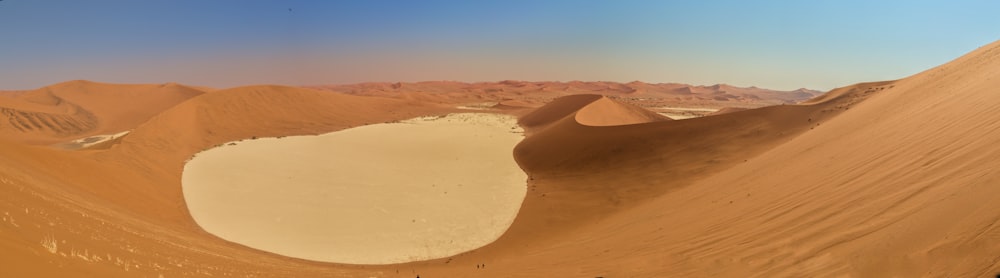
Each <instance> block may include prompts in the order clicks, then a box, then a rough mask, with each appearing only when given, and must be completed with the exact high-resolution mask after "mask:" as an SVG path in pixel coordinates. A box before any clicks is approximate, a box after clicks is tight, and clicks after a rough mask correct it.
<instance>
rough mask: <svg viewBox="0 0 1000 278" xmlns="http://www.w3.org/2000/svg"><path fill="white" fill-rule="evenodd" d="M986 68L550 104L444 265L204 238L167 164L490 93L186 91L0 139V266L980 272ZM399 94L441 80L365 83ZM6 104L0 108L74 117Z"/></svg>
mask: <svg viewBox="0 0 1000 278" xmlns="http://www.w3.org/2000/svg"><path fill="white" fill-rule="evenodd" d="M998 74H1000V42H995V43H992V44H990V45H987V46H984V47H982V48H980V49H978V50H976V51H974V52H972V53H970V54H968V55H966V56H963V57H961V58H959V59H957V60H955V61H953V62H950V63H947V64H945V65H942V66H939V67H936V68H934V69H930V70H927V71H925V72H922V73H919V74H916V75H914V76H911V77H908V78H904V79H901V80H897V81H890V82H879V83H862V84H858V85H854V86H849V87H845V88H841V89H837V90H834V91H831V93H829V94H828V95H826V96H822V97H819V98H815V99H813V100H812V101H807V102H805V103H803V104H801V105H779V106H770V107H765V108H760V109H751V110H744V111H736V112H732V113H725V114H720V115H713V116H707V117H701V118H695V119H688V120H681V121H663V120H658V119H656V118H655V116H653V114H650V112H643V111H642V110H641V109H637V108H636V107H634V106H631V105H629V104H625V103H623V102H625V101H621V102H619V101H612V100H611V99H609V98H602V97H600V96H588V95H582V96H570V97H565V98H558V99H555V100H554V101H552V102H551V103H549V104H547V105H546V106H543V107H540V108H538V109H537V110H535V111H534V112H531V113H528V114H526V115H524V116H523V117H522V118H521V124H522V125H523V126H524V127H525V128H526V129H528V131H529V135H528V137H526V138H525V139H524V140H523V141H522V142H521V143H520V144H519V145H518V146H517V147H516V148H515V149H514V150H513V155H514V158H515V159H516V160H517V162H518V163H519V164H520V166H521V168H522V169H524V170H525V172H526V173H527V174H528V176H529V178H528V192H527V196H526V197H525V200H524V202H523V204H522V207H521V209H520V212H519V214H518V216H517V218H516V219H515V220H514V223H513V224H512V225H511V226H510V228H509V229H508V230H507V232H506V233H505V234H503V235H502V236H501V237H500V238H499V239H498V240H497V241H495V242H493V243H492V244H489V245H486V246H484V247H482V248H480V249H477V250H473V251H470V252H467V253H464V254H460V255H456V256H453V257H449V258H442V259H435V260H429V261H420V262H411V263H404V264H394V265H370V266H363V265H344V264H334V263H320V262H310V261H304V260H298V259H291V258H287V257H282V256H277V255H274V254H270V253H266V252H263V251H257V250H253V249H250V248H247V247H244V246H240V245H237V244H234V243H229V242H226V241H223V240H221V239H219V238H217V237H215V236H213V235H210V234H208V233H206V232H204V231H202V230H201V229H200V228H199V227H197V225H195V224H194V222H193V221H192V220H191V217H190V215H189V214H188V213H187V209H186V206H185V205H184V200H183V198H182V196H181V194H180V179H179V177H180V174H181V170H182V168H183V165H184V161H185V160H187V159H188V158H190V157H191V155H193V154H195V153H196V152H198V151H200V150H203V149H206V148H209V147H212V146H214V145H217V144H221V143H223V142H228V141H233V140H239V139H246V138H252V137H254V136H284V135H293V134H318V133H324V132H330V131H335V130H339V129H343V128H347V127H351V126H357V125H363V124H366V123H376V122H386V121H395V120H401V119H407V118H412V117H414V116H420V115H438V114H442V113H446V112H450V111H453V110H454V109H455V108H454V106H453V104H455V103H462V102H465V101H470V100H472V101H477V102H479V101H481V100H484V99H490V98H492V95H491V94H490V93H498V92H500V91H493V92H486V91H485V90H483V91H475V90H473V91H470V93H473V94H472V96H455V95H456V94H458V95H460V94H461V92H460V91H454V93H445V94H441V93H433V94H430V93H421V92H417V95H424V96H432V97H433V98H427V99H425V98H423V97H413V98H397V97H385V96H376V97H373V96H360V94H359V95H346V94H336V93H330V92H322V91H315V90H310V89H303V88H290V87H279V86H253V87H242V88H233V89H224V90H218V91H212V92H207V93H204V94H201V95H199V96H196V97H192V98H189V99H188V100H186V101H184V102H182V103H179V104H177V105H174V106H172V107H171V108H168V109H166V110H164V111H162V112H160V113H158V114H157V115H155V116H153V117H152V118H150V119H149V120H148V121H144V122H143V123H141V124H139V125H137V126H135V127H134V128H133V131H132V133H130V134H129V135H128V136H126V137H124V138H122V139H121V140H120V142H119V143H118V144H116V145H113V146H110V148H109V149H106V150H91V151H85V152H70V151H62V150H56V149H51V148H46V147H35V146H28V145H24V144H21V143H18V142H24V141H26V139H25V138H29V136H27V135H21V134H19V133H12V132H11V133H4V134H3V137H0V140H4V141H5V142H2V143H0V157H3V159H0V216H2V218H0V250H2V251H0V261H2V262H4V264H3V266H2V267H0V276H10V277H26V276H27V277H91V276H97V277H160V276H162V277H219V276H236V277H247V276H252V277H330V276H334V277H416V276H417V275H420V277H598V276H600V277H665V276H666V277H717V276H727V277H735V276H739V277H745V276H753V277H789V276H791V277H802V276H805V277H813V276H861V277H886V276H888V277H893V276H945V277H989V276H993V275H995V274H996V273H1000V263H998V262H1000V224H997V223H1000V203H997V202H995V201H994V200H993V199H995V196H997V195H998V194H1000V187H998V186H997V184H998V182H1000V175H998V174H997V172H996V171H995V169H996V168H997V167H998V166H1000V165H998V163H997V162H996V159H995V158H996V157H1000V148H997V147H996V146H997V144H996V143H997V140H996V138H1000V126H998V125H1000V124H998V123H1000V114H998V113H995V111H997V110H998V108H1000V96H998V95H997V94H995V93H994V92H995V89H996V88H998V87H1000V80H998V79H996V76H997V75H998ZM501 84H502V86H501V87H499V88H502V89H503V90H504V91H503V94H508V93H512V92H511V91H516V90H514V89H508V88H532V89H531V90H538V91H543V92H549V93H551V94H552V95H553V96H557V95H577V94H580V93H581V92H593V90H625V91H622V92H623V95H627V98H632V97H633V96H635V95H638V94H641V93H642V92H641V91H642V90H643V89H644V88H642V86H638V84H631V83H630V84H631V85H627V87H628V88H631V89H632V90H633V91H631V92H627V90H629V89H626V88H624V87H620V86H618V85H615V84H610V83H599V82H592V83H586V82H568V83H551V84H548V83H546V84H540V83H533V82H516V81H511V82H502V83H501ZM418 85H419V86H424V87H426V88H438V89H441V90H445V89H448V88H452V87H454V86H455V85H454V84H448V83H432V84H420V83H418V84H417V85H412V84H410V83H406V84H385V86H388V87H387V88H390V89H391V88H392V87H393V86H396V87H399V88H405V87H407V86H418ZM371 86H375V87H379V86H382V85H379V84H375V85H371ZM661 86H662V87H666V86H665V85H661ZM677 88H682V89H680V90H682V91H687V93H689V94H697V93H698V92H697V91H698V90H699V88H691V87H687V88H686V89H684V88H685V87H677ZM708 89H712V90H717V91H727V90H730V89H728V88H725V87H723V86H718V88H708ZM448 90H450V89H448ZM726 94H729V95H734V94H732V93H728V92H726V93H720V94H719V95H720V96H721V97H722V98H728V96H726ZM26 95H28V94H22V95H20V96H17V97H14V98H15V100H16V101H12V103H19V104H18V105H22V106H23V107H22V108H23V109H25V110H28V107H29V106H32V107H33V108H32V109H36V108H38V107H43V108H44V109H51V110H46V111H45V113H50V114H56V113H57V112H59V113H63V114H59V115H67V114H68V115H73V114H72V113H70V112H71V111H73V109H75V108H71V107H70V106H68V105H66V106H59V105H60V103H58V102H55V101H54V100H55V99H54V98H51V97H48V96H47V95H44V94H39V96H33V98H31V100H30V101H29V100H25V99H18V98H22V97H25V96H26ZM53 95H54V96H56V97H58V99H70V98H69V97H66V96H63V95H58V94H53ZM453 97H454V98H453ZM498 99H501V100H502V99H509V98H507V96H504V97H503V98H498ZM621 99H622V97H621V96H619V100H621ZM75 100H76V101H77V102H80V103H79V104H76V103H75V102H71V101H66V102H71V103H74V104H73V105H78V106H79V107H81V108H85V109H83V110H86V111H88V112H89V113H91V114H92V115H95V116H94V117H98V116H96V115H106V116H107V115H112V114H115V113H124V112H120V111H118V112H116V111H115V110H114V108H111V107H112V106H115V105H125V104H127V103H129V102H128V101H127V100H124V99H114V98H109V99H107V100H106V101H109V103H108V104H106V107H103V108H102V107H100V106H97V105H96V104H93V105H92V106H91V105H90V104H87V103H85V102H84V101H82V100H79V99H75ZM111 102H113V104H112V103H111ZM24 103H32V104H24ZM627 103H630V104H631V103H632V102H631V101H629V102H627ZM10 105H12V106H13V104H10ZM53 107H55V108H53ZM87 107H90V108H87ZM64 108H65V109H66V110H59V109H64ZM38 109H41V108H38ZM89 109H93V111H90V110H89ZM587 123H599V124H587ZM121 126H126V124H121ZM32 136H34V135H32ZM46 136H51V135H46ZM36 138H42V139H45V138H46V137H43V136H41V135H37V136H36ZM387 174H391V173H387ZM262 205H266V204H262ZM483 265H485V267H482V266H483Z"/></svg>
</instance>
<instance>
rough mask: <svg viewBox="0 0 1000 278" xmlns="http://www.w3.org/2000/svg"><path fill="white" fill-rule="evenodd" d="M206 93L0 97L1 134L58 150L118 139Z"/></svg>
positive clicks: (102, 88)
mask: <svg viewBox="0 0 1000 278" xmlns="http://www.w3.org/2000/svg"><path fill="white" fill-rule="evenodd" d="M202 93H203V91H201V90H199V89H194V88H192V87H187V86H183V85H178V84H163V85H114V84H104V83H96V82H90V81H69V82H64V83H59V84H55V85H52V86H47V87H44V88H40V89H37V90H31V91H23V92H19V93H18V94H10V95H8V96H6V97H4V96H0V116H2V117H3V118H0V134H2V135H3V136H4V138H7V139H8V140H14V141H19V142H25V143H31V144H55V143H63V142H69V141H72V140H75V139H79V138H84V137H89V136H95V135H100V134H114V133H119V132H122V131H126V130H129V129H131V128H133V127H135V126H137V125H139V124H141V123H143V122H145V121H147V120H149V118H151V117H153V116H154V115H156V114H159V113H160V112H162V111H163V110H165V109H167V108H169V107H172V106H174V105H176V104H178V103H180V102H183V101H185V100H187V99H189V98H191V97H194V96H197V95H200V94H202Z"/></svg>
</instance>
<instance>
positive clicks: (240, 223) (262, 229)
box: [181, 113, 527, 264]
mask: <svg viewBox="0 0 1000 278" xmlns="http://www.w3.org/2000/svg"><path fill="white" fill-rule="evenodd" d="M522 134H523V130H521V128H520V127H519V126H518V125H517V119H516V118H514V117H512V116H508V115H498V114H486V113H462V114H448V115H445V116H442V117H422V118H415V119H408V120H404V121H399V122H393V123H380V124H373V125H366V126H361V127H355V128H350V129H345V130H341V131H336V132H332V133H327V134H323V135H318V136H289V137H282V138H258V139H254V140H243V141H239V142H230V143H227V144H224V145H222V146H219V147H217V148H213V149H210V150H207V151H204V152H200V153H198V154H197V155H196V156H195V158H193V159H192V160H191V161H190V162H188V163H187V164H186V165H185V167H184V173H183V178H182V180H181V182H182V186H183V189H184V200H185V202H186V203H187V205H188V208H189V209H190V211H191V216H193V217H194V220H195V222H197V223H198V224H199V225H200V226H201V227H202V228H204V229H205V230H206V231H208V232H210V233H213V234H215V235H218V236H219V237H222V238H223V239H226V240H229V241H233V242H237V243H241V244H244V245H247V246H250V247H254V248H257V249H261V250H265V251H270V252H274V253H277V254H281V255H286V256H290V257H296V258H303V259H310V260H317V261H327V262H336V263H353V264H390V263H404V262H411V261H421V260H428V259H437V258H441V257H446V256H451V255H456V254H458V253H462V252H465V251H469V250H472V249H475V248H478V247H481V246H483V245H486V244H487V243H490V242H492V241H494V240H496V239H497V238H498V237H500V235H501V234H502V233H503V232H504V231H506V230H507V227H509V226H510V224H511V222H513V221H514V216H515V215H516V214H517V210H518V208H520V207H521V200H523V199H524V194H525V189H526V187H525V182H526V181H527V176H526V175H525V174H524V172H523V171H521V168H519V167H518V166H517V163H516V162H515V161H514V157H513V155H512V154H511V150H512V149H513V148H514V145H516V144H517V143H518V142H520V141H521V138H522V137H523V136H522Z"/></svg>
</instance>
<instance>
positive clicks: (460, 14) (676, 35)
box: [0, 0, 1000, 90]
mask: <svg viewBox="0 0 1000 278" xmlns="http://www.w3.org/2000/svg"><path fill="white" fill-rule="evenodd" d="M289 9H291V10H289ZM998 11H1000V1H993V0H983V1H945V0H942V1H866V0H816V1H778V0H774V1H743V0H734V1H711V0H709V1H694V0H691V1H610V0H609V1H517V0H514V1H402V0H401V1H378V0H371V1H360V0H359V1H264V0H240V1H237V0H199V1H193V0H171V1H165V0H164V1H154V0H150V1H134V0H127V1H125V0H119V1H115V0H93V1H82V0H44V1H40V0H0V88H2V89H30V88H36V87H41V86H45V85H49V84H52V83H57V82H62V81H67V80H73V79H87V80H93V81H101V82H115V83H164V82H180V83H186V84H192V85H206V86H215V87H230V86H238V85H249V84H287V85H316V84H335V83H357V82H365V81H392V82H394V81H425V80H456V81H467V82H475V81H499V80H505V79H514V80H529V81H543V80H546V81H548V80H551V81H571V80H584V81H597V80H605V81H620V82H628V81H633V80H640V81H645V82H679V83H692V84H699V85H710V84H716V83H728V84H732V85H737V86H759V87H765V88H774V89H796V88H800V87H807V88H814V89H823V90H826V89H831V88H833V87H837V86H843V85H849V84H853V83H857V82H863V81H875V80H888V79H897V78H902V77H905V76H908V75H911V74H914V73H917V72H920V71H922V70H925V69H928V68H930V67H933V66H936V65H939V64H941V63H944V62H947V61H949V60H951V59H954V58H956V57H958V56H960V55H962V54H964V53H966V52H969V51H971V50H973V49H975V48H977V47H979V46H982V45H985V44H987V43H990V42H993V41H995V40H1000V16H998V15H997V13H998Z"/></svg>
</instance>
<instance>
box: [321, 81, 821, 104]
mask: <svg viewBox="0 0 1000 278" xmlns="http://www.w3.org/2000/svg"><path fill="white" fill-rule="evenodd" d="M312 88H317V89H323V90H330V91H335V92H342V93H347V94H352V95H361V96H380V97H390V98H403V99H409V100H421V101H427V102H436V103H469V102H483V101H492V102H499V101H503V100H506V101H510V100H517V101H526V102H539V101H540V102H548V101H549V100H552V99H554V98H558V97H562V96H567V95H577V94H600V95H607V96H612V97H616V98H620V99H622V100H623V101H627V102H630V103H633V104H637V105H643V106H647V105H648V107H653V106H657V105H660V104H674V105H697V106H713V107H715V106H718V107H725V106H739V107H747V108H756V107H761V106H767V105H775V104H783V103H796V102H799V101H802V100H806V99H809V98H812V97H814V96H817V95H820V94H821V92H819V91H814V90H808V89H799V90H795V91H777V90H768V89H762V88H757V87H749V88H742V87H736V86H730V85H725V84H718V85H712V86H694V85H687V84H678V83H660V84H650V83H644V82H639V81H634V82H629V83H616V82H602V81H598V82H582V81H570V82H529V81H513V80H507V81H500V82H479V83H462V82H452V81H428V82H417V83H361V84H351V85H324V86H312Z"/></svg>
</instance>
